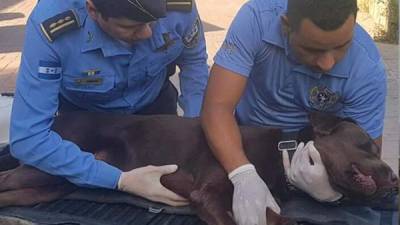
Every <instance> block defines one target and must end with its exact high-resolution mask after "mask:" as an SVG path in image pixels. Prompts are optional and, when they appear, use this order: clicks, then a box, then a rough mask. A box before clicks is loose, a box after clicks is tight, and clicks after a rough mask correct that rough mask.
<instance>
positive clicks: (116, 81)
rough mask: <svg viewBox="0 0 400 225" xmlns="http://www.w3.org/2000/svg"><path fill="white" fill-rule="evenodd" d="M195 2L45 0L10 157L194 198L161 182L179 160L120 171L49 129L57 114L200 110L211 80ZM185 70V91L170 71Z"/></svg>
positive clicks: (161, 198) (159, 195)
mask: <svg viewBox="0 0 400 225" xmlns="http://www.w3.org/2000/svg"><path fill="white" fill-rule="evenodd" d="M206 61H207V54H206V48H205V40H204V34H203V30H202V26H201V22H200V19H199V15H198V13H197V9H196V7H195V4H194V2H192V0H173V1H165V0H112V1H110V0H63V1H53V0H41V1H40V2H39V3H38V4H37V6H36V7H35V8H34V10H33V11H32V13H31V15H30V17H29V20H28V22H27V25H26V40H25V46H24V50H23V54H22V59H21V66H20V70H19V75H18V79H17V87H16V93H15V100H14V105H13V111H12V116H11V129H10V136H11V138H10V139H11V141H10V143H11V153H12V155H13V156H15V157H16V158H18V159H19V160H20V161H21V162H22V163H25V164H28V165H32V166H34V167H37V168H39V169H40V170H43V171H45V172H47V173H50V174H53V175H58V176H63V177H65V178H66V179H68V180H69V181H70V182H72V183H75V184H77V185H80V186H84V187H102V188H110V189H114V188H118V189H119V190H122V191H125V192H128V193H133V194H136V195H139V196H142V197H145V198H147V199H150V200H153V201H158V202H163V203H166V204H170V205H185V204H187V200H186V199H183V198H182V197H180V196H178V195H176V194H174V193H172V192H171V191H169V190H167V189H166V188H164V187H163V186H162V185H161V184H160V182H159V178H160V176H161V175H163V174H168V173H172V172H174V171H175V170H176V169H177V166H176V165H166V166H161V167H143V168H138V169H135V170H132V171H128V172H122V171H121V170H119V169H118V168H115V167H113V166H111V165H109V164H107V163H105V162H103V161H100V160H96V159H95V158H94V156H93V154H90V153H86V152H82V151H80V149H79V147H78V146H77V145H75V144H74V143H72V142H70V141H67V140H63V139H61V138H60V136H59V135H58V134H57V133H55V132H53V131H51V130H50V127H51V124H52V122H53V117H54V115H55V114H56V113H57V112H59V113H62V112H66V111H75V110H88V111H104V112H118V113H129V114H176V113H177V101H179V104H180V106H181V107H182V109H183V111H184V116H187V117H194V116H198V114H199V111H200V107H201V103H202V98H203V92H204V89H205V85H206V82H207V79H208V67H207V64H206ZM175 65H178V66H179V68H180V74H179V77H180V90H181V93H182V94H181V95H180V96H179V98H178V96H177V91H176V89H175V87H174V86H173V85H172V84H171V83H170V81H169V79H168V77H169V75H172V74H174V70H175Z"/></svg>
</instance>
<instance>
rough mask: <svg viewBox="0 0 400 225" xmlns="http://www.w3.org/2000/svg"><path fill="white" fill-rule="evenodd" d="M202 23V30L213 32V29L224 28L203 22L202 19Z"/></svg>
mask: <svg viewBox="0 0 400 225" xmlns="http://www.w3.org/2000/svg"><path fill="white" fill-rule="evenodd" d="M202 23H203V28H204V32H213V31H221V30H225V29H224V28H222V27H218V26H215V25H213V24H211V23H207V22H204V21H202Z"/></svg>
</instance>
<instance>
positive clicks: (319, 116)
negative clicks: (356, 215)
mask: <svg viewBox="0 0 400 225" xmlns="http://www.w3.org/2000/svg"><path fill="white" fill-rule="evenodd" d="M310 122H311V125H312V129H313V133H314V137H313V139H314V144H315V147H316V148H317V149H318V151H319V152H320V155H321V159H322V161H323V163H324V165H325V167H326V170H327V173H328V175H329V181H330V183H331V185H332V186H333V188H334V189H336V190H337V191H339V192H340V193H342V194H343V195H344V196H345V197H347V198H349V199H352V200H356V201H357V200H359V201H363V202H365V201H373V202H375V201H377V200H380V199H383V198H387V197H390V196H393V195H394V194H397V193H398V185H399V184H398V178H397V176H396V175H395V174H394V173H393V171H392V169H391V168H390V167H389V166H388V165H387V164H386V163H385V162H383V161H382V160H381V159H380V148H379V146H378V145H376V144H375V142H374V140H373V139H371V137H370V136H369V135H368V134H367V133H366V132H365V131H364V130H363V129H362V128H361V127H359V126H358V125H357V124H356V123H355V122H354V121H352V120H349V119H342V118H339V117H335V116H332V115H328V114H324V113H319V112H313V113H311V114H310Z"/></svg>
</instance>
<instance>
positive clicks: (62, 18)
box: [40, 10, 80, 42]
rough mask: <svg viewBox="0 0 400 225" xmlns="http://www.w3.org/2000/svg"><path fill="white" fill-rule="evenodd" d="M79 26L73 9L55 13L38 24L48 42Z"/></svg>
mask: <svg viewBox="0 0 400 225" xmlns="http://www.w3.org/2000/svg"><path fill="white" fill-rule="evenodd" d="M79 27H80V24H79V21H78V17H77V16H76V15H75V12H74V11H73V10H68V11H65V12H62V13H60V14H57V15H55V16H53V17H51V18H49V19H47V20H45V21H44V22H43V23H41V24H40V28H41V29H42V32H43V34H44V35H45V36H46V38H47V39H48V40H49V41H50V42H53V41H54V40H55V39H56V38H57V37H58V36H60V35H61V34H63V33H65V32H67V31H70V30H73V29H77V28H79Z"/></svg>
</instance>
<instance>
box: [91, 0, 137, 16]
mask: <svg viewBox="0 0 400 225" xmlns="http://www.w3.org/2000/svg"><path fill="white" fill-rule="evenodd" d="M92 2H93V4H94V6H95V7H96V9H97V11H99V13H100V14H101V16H102V17H103V19H104V20H107V19H108V18H109V17H111V18H126V19H131V20H137V17H138V15H137V13H141V12H140V11H138V10H137V8H136V7H135V6H133V5H132V4H131V3H129V1H127V0H92ZM139 16H140V15H139Z"/></svg>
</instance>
